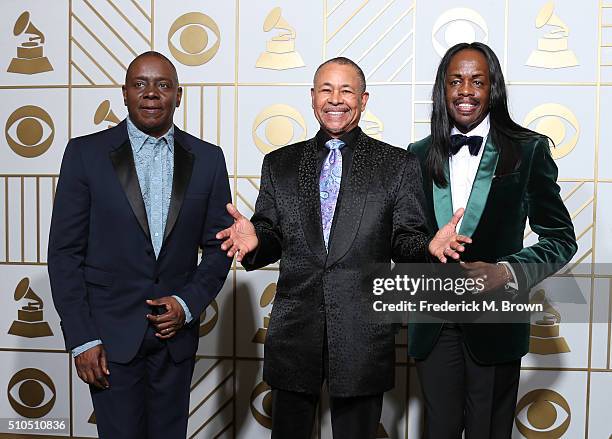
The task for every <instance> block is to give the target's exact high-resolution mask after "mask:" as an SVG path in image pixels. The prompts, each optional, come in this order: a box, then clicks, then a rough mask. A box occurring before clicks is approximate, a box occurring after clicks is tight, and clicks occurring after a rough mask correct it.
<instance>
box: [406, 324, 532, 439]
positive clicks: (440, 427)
mask: <svg viewBox="0 0 612 439" xmlns="http://www.w3.org/2000/svg"><path fill="white" fill-rule="evenodd" d="M416 367H417V373H418V375H419V380H420V382H421V390H422V392H423V397H424V400H425V427H424V434H423V439H461V437H462V436H461V433H462V432H463V431H464V430H465V439H510V437H511V436H512V424H513V421H514V410H515V407H516V396H517V392H518V385H519V375H520V369H521V361H520V360H517V361H512V362H509V363H503V364H495V365H491V366H484V365H481V364H478V363H477V362H476V361H474V359H473V358H472V356H471V354H470V353H469V351H468V349H467V347H466V345H465V343H464V341H463V333H462V331H461V328H460V327H459V326H457V325H452V324H451V325H444V327H443V328H442V332H441V333H440V338H439V339H438V342H437V343H436V346H435V347H434V349H433V350H432V352H431V353H430V354H429V356H428V357H427V358H426V359H425V360H422V361H417V362H416Z"/></svg>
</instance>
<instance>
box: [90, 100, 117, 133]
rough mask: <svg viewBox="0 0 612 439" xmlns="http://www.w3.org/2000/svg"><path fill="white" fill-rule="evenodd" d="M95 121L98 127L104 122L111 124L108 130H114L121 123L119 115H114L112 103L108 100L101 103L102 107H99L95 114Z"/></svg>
mask: <svg viewBox="0 0 612 439" xmlns="http://www.w3.org/2000/svg"><path fill="white" fill-rule="evenodd" d="M93 121H94V124H96V125H100V124H101V123H102V122H109V124H108V125H107V128H112V127H114V126H115V125H117V124H118V123H119V122H121V121H120V120H119V118H118V117H117V115H116V114H115V113H113V110H112V109H111V104H110V101H109V100H108V99H105V100H103V101H102V102H100V105H98V108H97V109H96V113H95V114H94V117H93Z"/></svg>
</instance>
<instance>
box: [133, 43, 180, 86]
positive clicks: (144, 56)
mask: <svg viewBox="0 0 612 439" xmlns="http://www.w3.org/2000/svg"><path fill="white" fill-rule="evenodd" d="M147 58H157V59H159V60H162V61H164V62H165V63H167V64H168V66H170V70H171V71H172V73H173V78H172V79H173V80H174V83H175V84H176V85H178V73H177V72H176V67H174V64H172V61H170V60H169V59H168V58H166V57H165V56H164V55H162V54H161V53H159V52H155V51H154V50H150V51H148V52H143V53H141V54H140V55H138V56H137V57H136V58H134V59H133V60H132V62H131V63H130V65H129V66H128V68H127V70H126V72H125V79H126V82H127V78H128V77H129V75H130V73H131V71H132V69H133V68H134V65H136V64H138V63H139V62H140V61H146V59H147Z"/></svg>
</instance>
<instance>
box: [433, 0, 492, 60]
mask: <svg viewBox="0 0 612 439" xmlns="http://www.w3.org/2000/svg"><path fill="white" fill-rule="evenodd" d="M442 28H444V29H442ZM440 38H442V39H443V41H444V42H443V43H442V42H440ZM488 40H489V28H488V26H487V23H486V21H485V20H484V18H482V16H481V15H480V14H479V13H478V12H476V11H475V10H473V9H468V8H453V9H449V10H448V11H446V12H444V13H443V14H442V15H440V16H439V17H438V19H437V20H436V22H435V23H434V25H433V28H432V30H431V42H432V44H433V46H434V49H435V50H436V52H437V53H438V55H440V57H442V56H444V54H445V53H446V50H447V49H448V48H450V47H452V46H454V45H455V44H458V43H473V42H474V41H482V42H483V43H486V42H487V41H488Z"/></svg>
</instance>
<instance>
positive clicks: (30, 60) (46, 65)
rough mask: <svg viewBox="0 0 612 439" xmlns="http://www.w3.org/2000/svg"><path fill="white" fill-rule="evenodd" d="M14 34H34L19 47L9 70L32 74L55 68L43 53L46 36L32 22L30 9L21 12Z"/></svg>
mask: <svg viewBox="0 0 612 439" xmlns="http://www.w3.org/2000/svg"><path fill="white" fill-rule="evenodd" d="M13 34H14V35H15V36H19V35H21V34H25V35H33V36H31V37H29V38H28V41H25V42H23V43H21V44H20V45H19V46H18V47H17V57H16V58H13V60H12V61H11V64H10V65H9V67H8V69H7V72H12V73H23V74H26V75H32V74H34V73H42V72H49V71H51V70H53V67H51V63H50V62H49V60H48V59H47V57H46V56H44V55H43V44H44V43H45V36H44V35H43V33H42V32H41V31H39V30H38V29H37V28H36V26H34V24H32V22H31V21H30V13H29V12H28V11H26V12H24V13H23V14H21V15H20V16H19V18H18V19H17V21H16V22H15V26H14V27H13Z"/></svg>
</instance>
